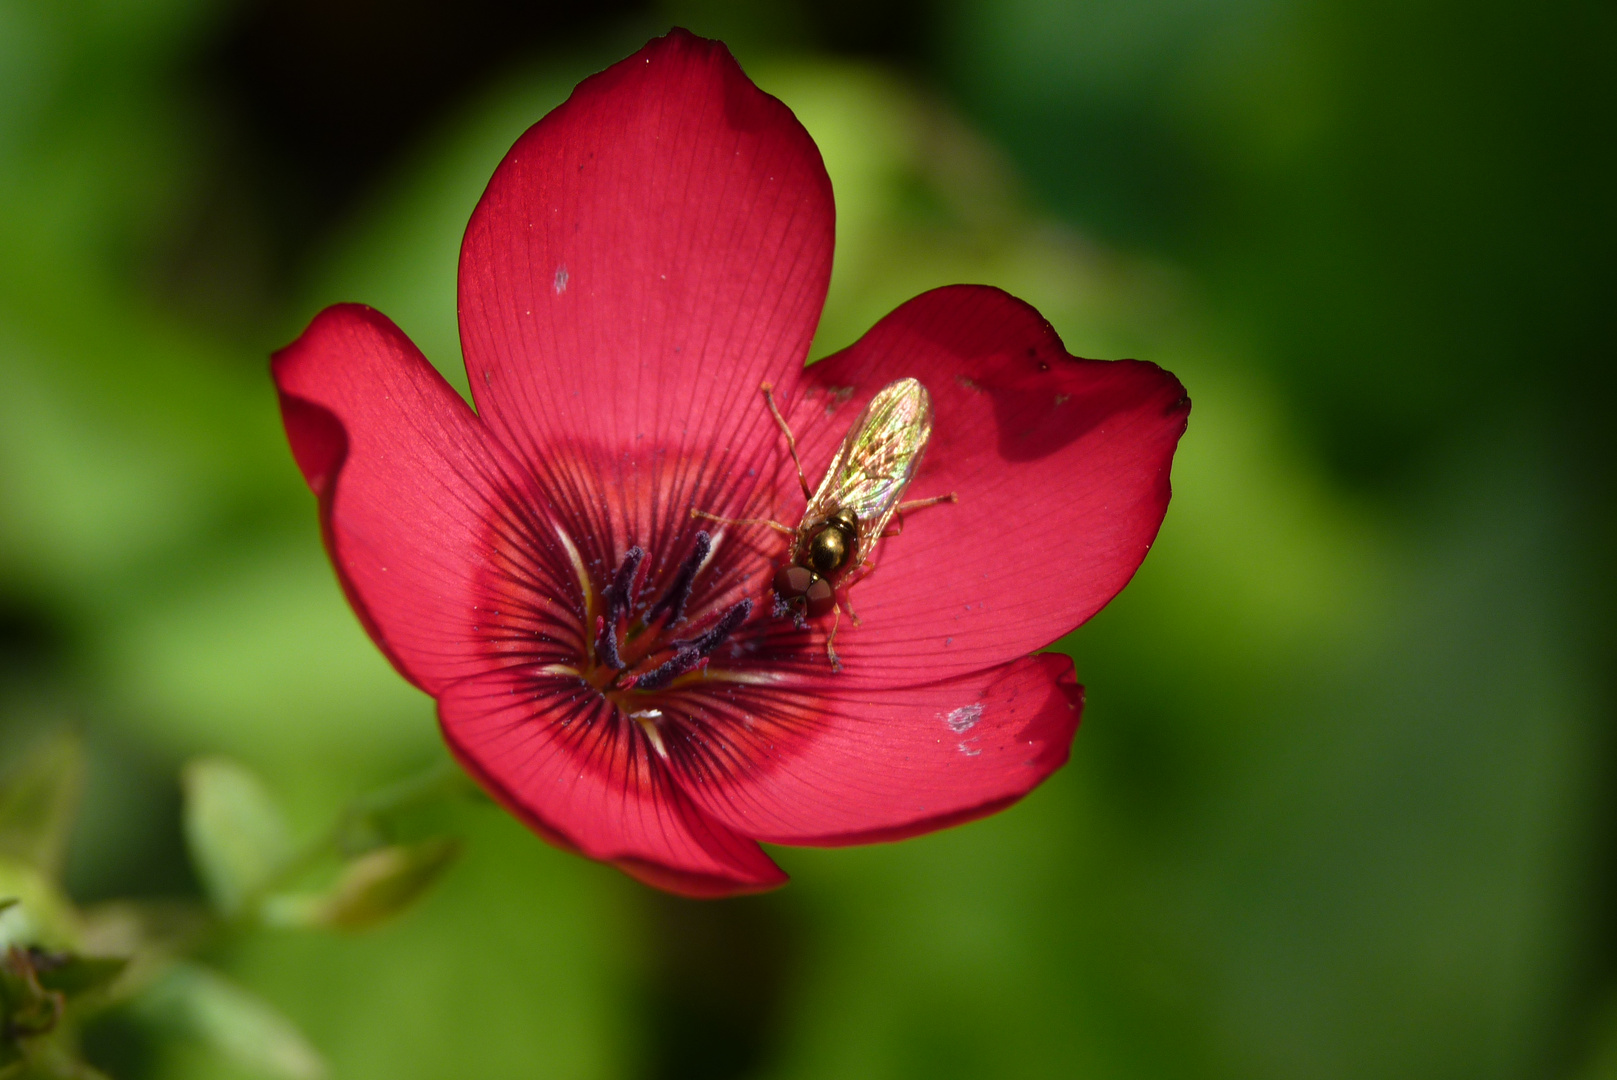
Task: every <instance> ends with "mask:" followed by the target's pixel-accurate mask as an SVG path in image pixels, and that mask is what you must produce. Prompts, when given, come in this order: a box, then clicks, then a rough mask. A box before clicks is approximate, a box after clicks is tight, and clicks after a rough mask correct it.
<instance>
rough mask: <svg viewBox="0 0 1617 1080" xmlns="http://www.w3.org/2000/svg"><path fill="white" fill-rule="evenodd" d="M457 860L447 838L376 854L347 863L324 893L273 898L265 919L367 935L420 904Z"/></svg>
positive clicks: (455, 845)
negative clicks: (414, 904) (412, 905)
mask: <svg viewBox="0 0 1617 1080" xmlns="http://www.w3.org/2000/svg"><path fill="white" fill-rule="evenodd" d="M459 854H460V843H459V841H456V840H453V839H449V838H445V837H439V838H437V839H433V840H427V841H423V842H422V843H419V844H392V845H389V846H388V847H383V848H377V849H376V850H374V851H368V852H366V853H365V854H364V855H361V856H360V857H359V858H357V859H354V860H353V861H352V862H350V863H349V864H348V865H347V867H345V868H344V870H343V872H342V875H341V876H340V877H339V878H338V879H337V883H336V884H335V885H333V886H332V887H331V889H330V891H328V892H326V893H323V894H314V895H293V896H277V897H273V898H271V899H270V901H269V902H268V903H267V904H266V905H265V908H264V918H265V920H266V921H267V922H271V923H274V924H276V925H280V926H324V927H328V928H330V929H333V930H367V929H369V928H370V927H372V926H375V925H377V924H378V923H381V922H385V921H386V920H388V919H391V918H393V917H394V916H396V915H399V914H401V913H402V912H403V911H404V910H405V909H406V908H408V907H409V906H410V905H411V904H413V903H415V901H416V900H418V899H420V898H421V895H422V894H423V893H425V892H426V891H427V889H428V888H430V887H431V885H432V883H433V882H435V881H437V880H438V878H439V877H440V876H441V875H442V874H443V872H444V870H446V869H447V868H448V867H449V864H450V863H452V862H454V861H455V858H456V856H458V855H459Z"/></svg>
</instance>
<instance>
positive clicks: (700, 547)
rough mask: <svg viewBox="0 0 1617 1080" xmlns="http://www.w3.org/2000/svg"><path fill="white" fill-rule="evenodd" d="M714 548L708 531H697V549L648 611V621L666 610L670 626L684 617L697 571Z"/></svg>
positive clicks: (682, 564) (681, 565)
mask: <svg viewBox="0 0 1617 1080" xmlns="http://www.w3.org/2000/svg"><path fill="white" fill-rule="evenodd" d="M712 550H713V538H712V537H711V536H709V535H708V534H707V533H706V532H699V533H697V534H696V550H695V551H693V552H691V554H690V557H689V558H687V559H686V560H685V561H684V562H683V563H681V564H680V567H679V572H678V573H677V574H675V575H674V580H673V583H672V584H670V585H669V586H668V591H667V592H665V593H663V596H662V599H661V600H658V601H657V602H656V603H655V604H653V605H652V606H651V610H650V611H648V612H646V622H648V623H649V622H651V620H653V619H655V618H656V617H657V616H658V615H659V614H661V613H662V612H664V611H666V612H668V623H669V625H670V626H671V625H673V624H674V623H677V622H679V620H680V619H682V618H684V616H685V604H686V603H687V602H688V601H689V600H690V598H691V586H692V585H694V584H695V583H696V572H697V571H698V570H700V569H701V568H702V564H703V563H705V562H707V556H708V552H710V551H712Z"/></svg>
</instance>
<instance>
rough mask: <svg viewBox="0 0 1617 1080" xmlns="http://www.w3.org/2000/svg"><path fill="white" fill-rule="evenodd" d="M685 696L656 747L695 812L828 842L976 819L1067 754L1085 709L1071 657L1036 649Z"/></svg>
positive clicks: (900, 834) (779, 839)
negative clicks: (862, 687)
mask: <svg viewBox="0 0 1617 1080" xmlns="http://www.w3.org/2000/svg"><path fill="white" fill-rule="evenodd" d="M818 682H819V684H820V685H819V686H818V687H817V688H816V692H812V693H810V692H805V690H804V689H803V688H802V687H801V686H799V687H795V688H793V689H789V690H787V689H774V688H769V687H749V688H746V691H745V692H734V693H731V694H730V695H728V696H723V697H721V696H719V695H704V696H703V697H701V698H695V697H693V698H692V700H691V702H690V705H691V709H690V715H689V716H688V717H687V718H686V719H685V721H684V723H683V724H682V725H681V726H680V728H679V731H678V733H677V734H676V735H675V737H673V738H671V739H669V740H668V742H667V750H668V756H669V762H670V766H671V769H672V771H673V773H674V776H675V777H676V778H677V779H678V781H679V783H680V786H681V787H682V788H683V789H684V790H685V792H686V794H688V795H689V796H690V798H691V799H692V801H694V802H695V803H696V804H697V805H698V806H700V807H701V808H702V810H703V811H704V812H705V813H706V814H707V815H708V816H710V817H711V818H713V819H714V820H716V821H720V822H723V823H724V824H725V825H726V826H728V827H729V828H731V829H733V830H735V831H736V832H738V833H741V834H743V835H745V836H751V837H755V838H757V839H759V840H766V841H770V842H773V843H783V844H809V845H822V846H836V845H842V844H862V843H871V842H875V841H880V840H898V839H902V838H904V837H907V836H915V835H917V834H919V833H923V832H930V831H932V830H934V829H940V828H944V827H946V826H948V825H954V824H958V823H960V822H963V821H970V820H973V819H975V818H979V817H983V816H986V815H988V814H991V813H993V812H995V811H996V810H1000V809H1003V808H1004V807H1006V806H1009V805H1010V804H1011V803H1013V802H1015V801H1017V800H1018V799H1020V798H1021V797H1022V796H1024V795H1026V794H1027V793H1028V792H1029V791H1031V790H1032V789H1033V788H1034V787H1036V786H1037V785H1038V784H1039V783H1041V782H1042V781H1043V780H1044V779H1045V777H1047V776H1049V775H1050V774H1051V773H1052V772H1054V771H1055V770H1056V769H1058V768H1060V767H1061V766H1062V765H1063V764H1064V763H1065V762H1066V760H1067V752H1068V748H1069V746H1070V745H1071V743H1072V737H1073V734H1074V732H1076V731H1077V729H1078V720H1079V716H1080V713H1081V712H1082V709H1083V688H1082V687H1080V686H1079V685H1078V684H1077V682H1076V681H1075V680H1074V678H1073V671H1072V661H1071V660H1070V659H1068V658H1067V657H1065V656H1059V655H1056V654H1045V655H1042V656H1032V657H1025V658H1023V659H1021V660H1017V661H1015V662H1014V663H1011V664H1007V665H1005V666H1003V667H998V668H993V669H991V670H988V671H983V672H977V673H974V674H972V675H969V676H963V677H960V678H956V679H950V680H946V681H944V682H939V683H934V684H931V685H928V686H919V687H909V688H903V689H871V690H866V691H858V690H853V689H850V688H844V687H841V686H839V683H840V682H841V680H840V679H839V678H838V677H836V676H829V675H828V676H826V677H825V678H823V679H821V680H818Z"/></svg>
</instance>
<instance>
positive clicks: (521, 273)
mask: <svg viewBox="0 0 1617 1080" xmlns="http://www.w3.org/2000/svg"><path fill="white" fill-rule="evenodd" d="M833 233H834V210H833V207H832V201H831V185H830V180H829V178H828V177H827V176H826V173H825V167H824V165H823V164H822V162H821V160H820V154H819V151H818V150H817V149H816V148H815V146H814V143H813V141H812V140H811V139H810V138H809V136H808V133H807V132H805V131H804V130H803V127H802V125H801V124H799V123H798V122H797V119H796V118H795V117H794V116H793V115H792V114H791V111H790V110H788V109H787V108H786V106H784V105H782V104H781V103H780V102H779V101H777V100H775V99H774V98H772V97H770V96H769V95H767V94H765V93H763V92H762V91H760V90H759V89H758V88H757V87H755V86H753V84H752V83H751V82H749V81H748V79H747V77H746V76H745V75H744V74H742V72H741V69H740V68H739V67H738V66H737V65H736V62H735V61H734V60H733V59H732V58H731V56H730V54H729V52H728V51H727V50H726V49H725V48H724V46H723V45H722V44H719V43H717V42H710V41H704V40H702V39H700V38H696V37H693V36H692V35H690V34H688V33H686V32H684V31H679V30H676V31H675V32H673V33H672V34H670V35H668V36H667V37H664V38H660V39H658V40H656V41H653V42H651V43H650V44H649V45H647V46H646V47H645V48H644V49H642V50H641V51H640V52H639V53H637V54H635V55H634V56H632V57H630V58H629V59H627V60H624V61H623V62H621V63H619V64H615V65H613V66H612V67H611V68H609V69H607V70H606V71H604V72H602V73H601V74H599V75H596V76H594V77H593V78H590V79H588V80H586V81H585V82H583V83H582V84H580V85H579V87H578V89H577V90H575V91H574V93H573V95H572V97H571V98H569V99H568V101H567V102H566V103H565V104H563V105H562V106H561V107H560V108H558V109H556V110H555V111H554V112H552V113H551V114H550V115H549V116H547V117H545V118H544V119H543V120H541V121H540V122H539V123H538V124H536V125H535V126H534V127H533V128H531V129H530V130H529V131H528V132H527V133H526V134H525V135H523V136H522V138H521V139H520V140H518V142H517V144H516V145H515V146H514V147H513V148H512V150H511V152H510V153H509V154H508V155H506V158H505V160H504V161H503V162H502V163H501V165H500V167H499V169H498V170H497V171H496V172H495V174H494V178H493V179H492V180H491V181H490V183H489V186H488V190H487V191H486V192H485V193H484V195H483V198H482V200H481V201H480V202H479V203H478V206H477V210H476V212H475V213H474V214H473V215H472V220H471V223H470V225H469V226H468V227H467V230H466V239H465V242H464V244H463V246H462V249H461V262H460V314H461V338H462V344H463V347H464V352H465V356H466V367H467V373H468V375H469V377H470V379H471V384H472V392H473V395H474V397H475V399H476V401H477V407H478V412H479V415H480V416H481V417H482V418H483V419H484V421H485V422H486V423H488V424H489V426H490V428H491V429H492V430H494V431H495V432H496V433H498V435H499V436H500V438H501V439H502V440H503V441H504V443H505V445H506V446H508V447H510V448H512V449H513V450H515V451H516V452H517V453H518V454H519V456H521V457H523V458H524V459H525V460H526V461H527V462H528V463H529V465H530V467H532V468H533V469H534V471H535V473H536V474H537V475H540V476H541V477H543V476H544V475H545V472H544V469H545V462H546V460H547V458H548V457H549V456H550V455H551V454H552V453H554V452H555V451H556V450H557V449H560V448H566V447H572V446H579V445H594V446H605V447H611V448H613V451H614V453H617V452H618V451H619V450H620V449H621V450H622V451H624V454H623V455H622V456H621V460H619V461H618V463H617V464H615V465H614V468H616V469H619V470H623V471H625V472H627V470H629V469H630V468H634V467H639V468H640V471H641V473H642V474H644V473H645V472H646V471H648V469H651V468H654V467H659V466H660V461H659V460H657V459H655V458H654V455H658V454H667V455H668V456H669V459H670V460H672V459H675V458H679V457H681V456H682V455H684V456H688V454H689V453H690V452H697V453H700V454H703V455H709V454H717V455H723V454H725V453H727V452H729V451H731V450H736V449H740V448H749V447H758V446H764V445H767V444H768V440H769V439H770V438H771V437H772V434H773V426H772V424H771V422H770V419H769V417H768V415H767V414H766V413H764V412H763V411H762V410H761V409H751V408H748V409H738V408H737V406H736V403H737V402H738V401H743V400H744V401H747V402H748V403H751V402H752V401H754V400H755V399H756V397H757V390H758V384H759V381H760V380H764V379H773V380H775V381H776V382H779V383H783V384H787V385H790V384H793V383H795V380H796V379H797V378H798V377H799V376H800V374H801V370H802V362H803V359H804V358H805V357H806V356H807V354H808V347H809V342H810V339H811V338H812V336H813V334H814V329H815V324H816V323H817V321H818V319H819V315H820V308H821V306H822V304H823V303H824V301H825V293H826V287H827V283H828V281H829V278H830V270H831V248H832V240H833ZM601 479H602V480H603V482H605V481H609V480H610V478H609V477H602V478H601ZM709 509H720V510H721V511H722V508H714V507H709Z"/></svg>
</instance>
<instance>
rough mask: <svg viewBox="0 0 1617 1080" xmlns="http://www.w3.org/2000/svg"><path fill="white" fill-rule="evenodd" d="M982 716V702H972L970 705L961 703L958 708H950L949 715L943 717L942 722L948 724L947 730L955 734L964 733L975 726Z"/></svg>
mask: <svg viewBox="0 0 1617 1080" xmlns="http://www.w3.org/2000/svg"><path fill="white" fill-rule="evenodd" d="M982 718H983V707H982V703H981V702H974V703H972V704H970V705H962V706H960V708H958V709H954V710H951V711H950V713H949V715H948V716H945V717H944V718H943V722H944V723H945V724H948V725H949V730H950V731H952V732H954V733H955V734H956V735H964V734H965V733H966V732H968V731H970V730H971V729H972V728H974V727H976V726H977V721H979V720H981V719H982Z"/></svg>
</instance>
